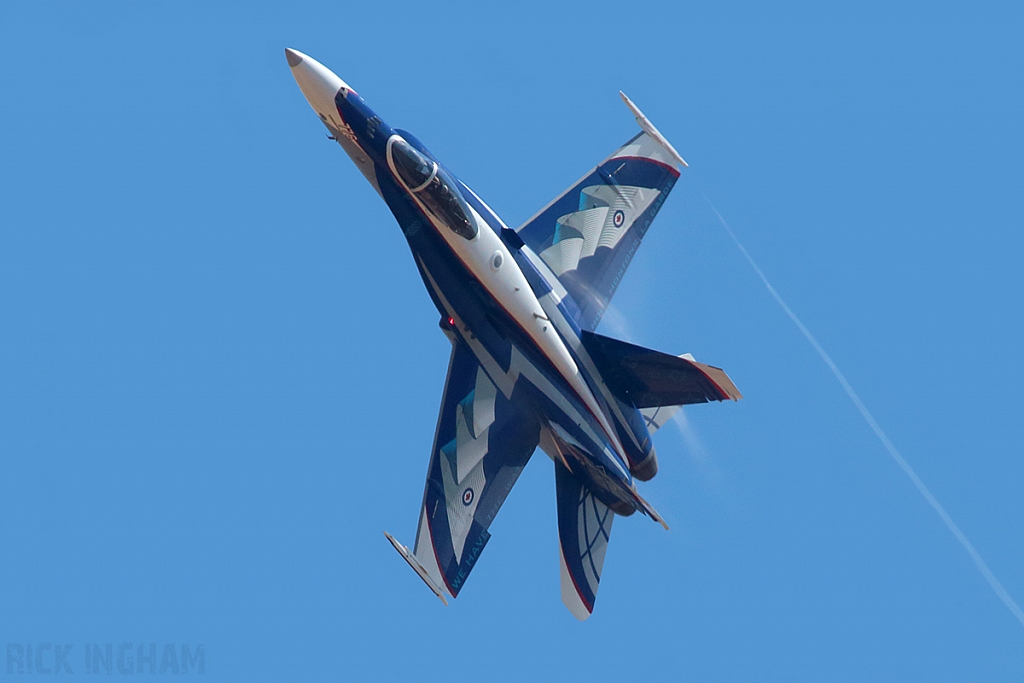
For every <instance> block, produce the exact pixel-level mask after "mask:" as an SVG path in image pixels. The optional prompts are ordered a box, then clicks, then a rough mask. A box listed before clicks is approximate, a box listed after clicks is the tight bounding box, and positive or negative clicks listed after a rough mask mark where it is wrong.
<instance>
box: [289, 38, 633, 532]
mask: <svg viewBox="0 0 1024 683" xmlns="http://www.w3.org/2000/svg"><path fill="white" fill-rule="evenodd" d="M288 56H289V64H290V66H291V67H292V71H293V74H294V75H295V78H296V80H297V81H298V83H299V85H300V87H301V88H302V90H303V93H304V94H305V95H306V98H307V100H309V103H310V105H311V106H312V107H313V109H314V110H315V111H316V112H317V114H318V115H319V117H320V119H321V121H322V122H323V123H324V125H325V126H326V127H327V128H328V130H329V131H330V133H331V135H332V137H333V138H335V139H336V140H337V141H338V142H339V144H341V146H342V147H343V148H344V149H345V151H346V153H348V154H349V156H350V157H351V158H352V159H353V161H354V162H355V163H356V166H357V167H358V168H359V169H360V171H361V172H362V173H363V175H364V176H365V177H366V178H367V180H368V181H369V182H370V184H371V185H373V187H374V188H375V189H376V190H377V192H378V193H379V194H380V195H381V197H382V198H383V199H384V201H385V202H386V203H387V205H388V207H389V208H390V209H391V212H392V213H393V214H394V216H395V218H396V220H397V221H398V224H399V225H400V226H401V228H402V231H403V233H404V235H405V237H406V240H407V242H408V244H409V248H410V249H411V251H412V254H413V257H414V259H415V262H416V265H417V267H418V269H419V272H420V275H421V277H422V279H423V282H424V284H425V286H426V288H427V291H428V293H429V294H430V297H431V299H432V300H433V302H434V304H435V306H436V307H437V310H438V313H439V314H440V316H441V327H442V330H444V332H445V334H446V335H448V336H449V337H450V338H451V339H452V341H453V342H458V343H464V344H465V345H466V346H467V347H468V348H470V349H471V350H472V352H473V354H474V355H475V356H476V357H477V359H478V360H479V362H480V364H481V366H482V367H483V369H484V370H485V371H486V372H487V374H488V376H489V377H490V379H491V380H492V381H493V382H494V384H495V386H497V387H498V389H499V390H500V391H502V392H503V393H505V394H506V397H510V396H511V394H512V392H513V391H515V392H516V394H517V398H518V397H519V396H520V395H521V397H522V398H523V399H524V402H525V404H527V405H529V406H531V408H532V410H533V411H534V412H535V414H536V416H537V418H538V420H539V422H540V424H541V429H542V436H541V446H542V447H543V448H544V450H545V451H546V452H547V453H548V455H550V456H551V457H552V458H556V459H559V460H561V461H562V463H563V464H565V465H566V466H567V467H568V468H569V469H570V470H571V471H574V472H576V473H577V474H578V475H580V476H582V477H584V478H585V479H586V480H587V481H588V482H589V483H590V485H591V487H592V489H593V490H594V493H595V495H597V496H598V497H599V498H600V499H601V500H602V501H603V502H605V504H607V505H609V507H612V509H613V510H615V511H616V512H618V513H619V514H631V513H632V512H633V511H634V510H635V509H642V507H641V506H642V505H643V503H642V501H641V500H640V499H639V496H638V495H637V493H636V489H635V486H634V485H633V476H632V474H631V472H630V465H631V464H633V465H634V471H635V465H636V464H638V463H641V462H644V461H645V460H647V459H648V458H649V457H651V456H653V447H652V445H651V440H650V437H649V434H648V433H647V428H646V426H645V424H644V421H643V419H642V418H641V416H640V414H639V411H637V410H636V408H634V407H633V406H630V405H626V404H624V403H623V402H621V401H620V400H618V399H617V398H615V397H614V396H613V395H612V394H611V392H610V391H608V389H607V387H606V386H605V384H604V381H603V380H602V378H601V376H600V373H599V372H598V371H597V369H596V367H595V365H594V363H593V361H592V360H591V359H590V358H589V356H588V355H587V352H586V350H585V349H584V348H583V345H582V343H581V341H580V333H581V331H580V329H579V328H578V327H577V325H576V323H575V322H574V321H573V319H572V317H571V316H570V315H569V314H568V313H567V310H566V306H565V303H564V299H565V297H566V294H565V291H564V289H562V288H561V286H560V284H559V283H558V280H557V278H556V277H555V276H554V275H553V274H552V273H551V272H550V270H548V269H547V267H546V266H545V265H544V263H543V261H541V260H540V259H539V258H536V256H535V255H533V254H531V252H530V251H529V249H528V248H526V247H524V245H523V244H522V242H521V241H519V240H518V239H517V237H516V234H515V231H513V230H511V229H509V228H508V227H507V226H506V225H505V224H504V222H502V220H501V219H500V218H499V217H498V216H497V215H496V214H495V213H494V212H493V211H492V210H491V209H490V208H489V207H488V206H487V205H486V204H485V203H484V202H483V201H482V200H481V199H480V198H479V197H477V195H476V194H475V193H473V191H472V190H470V189H469V187H468V186H466V185H465V184H464V183H462V182H461V181H459V180H458V179H457V178H456V177H455V175H454V174H453V173H451V172H450V171H449V170H448V169H447V168H445V167H444V165H443V164H442V163H441V162H440V161H438V160H437V159H436V158H435V157H434V156H433V155H432V154H431V153H430V152H429V151H428V150H427V149H426V148H425V147H424V146H423V145H422V144H421V143H420V142H419V141H418V140H417V139H416V138H415V137H414V136H412V135H410V134H409V133H406V132H404V131H401V130H397V129H393V128H391V127H390V126H389V125H388V124H387V123H385V122H384V121H383V120H382V119H381V118H380V117H379V116H377V115H376V114H375V113H374V112H373V111H372V110H371V109H370V108H369V107H368V106H367V105H366V103H365V102H364V101H363V99H362V98H361V97H360V96H359V95H358V94H357V93H356V92H355V91H353V90H352V89H351V88H349V87H348V85H347V84H345V83H344V82H343V81H341V79H339V78H338V77H337V76H335V75H334V74H333V73H332V72H330V71H329V70H328V69H326V67H323V66H322V65H321V64H319V63H318V62H316V61H315V60H312V59H311V58H309V57H307V56H305V55H301V54H300V53H297V52H290V53H289V55H288ZM522 380H526V381H525V382H524V381H522Z"/></svg>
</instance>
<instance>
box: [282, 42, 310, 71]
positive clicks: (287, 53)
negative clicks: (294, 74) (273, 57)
mask: <svg viewBox="0 0 1024 683" xmlns="http://www.w3.org/2000/svg"><path fill="white" fill-rule="evenodd" d="M284 57H285V59H287V60H288V66H290V67H291V68H293V69H294V68H295V67H297V66H298V65H299V64H302V58H303V57H305V55H304V54H302V53H301V52H299V51H297V50H293V49H291V48H290V47H286V48H285V49H284Z"/></svg>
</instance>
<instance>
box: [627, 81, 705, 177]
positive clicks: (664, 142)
mask: <svg viewBox="0 0 1024 683" xmlns="http://www.w3.org/2000/svg"><path fill="white" fill-rule="evenodd" d="M619 97H621V98H622V101H623V102H625V103H626V106H627V107H629V110H630V111H631V112H633V116H635V117H636V122H637V123H638V124H640V128H641V129H642V130H643V131H644V132H645V133H647V134H648V135H650V136H651V137H652V138H654V139H655V140H656V141H657V142H658V144H659V145H661V146H662V147H664V148H665V151H666V152H668V153H669V155H670V156H671V157H672V158H673V159H675V160H676V161H677V162H678V163H679V164H680V165H681V166H682V167H683V168H690V165H689V164H688V163H686V159H684V158H683V157H682V155H681V154H679V152H677V151H676V148H675V147H673V146H672V143H671V142H669V141H668V139H667V138H666V137H665V136H664V135H662V134H661V131H659V130H658V129H657V128H655V126H654V124H653V123H651V120H650V119H648V118H647V117H646V116H644V113H643V112H642V111H640V107H638V106H636V105H635V104H634V103H633V100H631V99H629V98H628V97H627V96H626V93H624V92H622V91H621V90H620V91H619Z"/></svg>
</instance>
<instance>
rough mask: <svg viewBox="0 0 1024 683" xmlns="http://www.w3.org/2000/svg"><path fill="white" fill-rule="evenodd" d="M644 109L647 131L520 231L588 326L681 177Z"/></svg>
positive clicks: (605, 303)
mask: <svg viewBox="0 0 1024 683" xmlns="http://www.w3.org/2000/svg"><path fill="white" fill-rule="evenodd" d="M624 99H625V97H624ZM627 103H628V104H632V103H630V102H628V101H627ZM630 108H631V109H633V110H634V113H638V112H639V110H636V109H635V107H632V106H631V107H630ZM642 116H643V115H642V114H639V115H638V116H637V120H638V121H640V122H641V126H643V127H644V132H641V133H639V134H638V135H636V136H635V137H633V138H632V139H631V140H629V142H627V143H626V144H624V145H623V146H622V147H620V148H619V149H617V150H615V152H613V153H612V154H611V156H609V157H608V158H607V159H605V160H604V161H602V162H601V163H600V164H598V165H597V167H596V168H594V169H592V170H591V171H590V172H589V173H587V174H586V175H585V176H584V177H583V178H582V179H581V180H580V181H579V182H577V183H576V184H575V185H573V186H572V187H570V188H569V189H568V190H566V191H565V192H563V193H562V194H561V195H559V196H558V197H557V198H556V199H555V200H554V201H553V202H551V203H550V204H548V205H547V206H546V207H545V208H544V209H542V210H541V211H540V212H539V213H538V214H537V215H535V216H534V217H533V218H531V219H530V220H528V221H527V222H526V223H524V224H523V225H521V226H520V227H519V228H517V230H516V232H517V233H518V235H519V238H520V239H521V240H522V241H523V243H524V244H526V245H527V246H528V247H529V248H530V249H531V250H532V251H533V252H534V253H536V254H538V255H540V258H541V259H542V260H543V261H544V263H545V264H546V265H547V266H548V268H550V269H551V271H552V272H553V273H554V274H555V275H556V276H557V277H558V279H559V281H560V282H561V283H562V285H563V286H564V287H565V289H566V291H567V292H569V294H570V295H571V297H572V299H573V302H574V303H575V304H576V306H578V309H579V310H578V311H577V312H576V316H575V317H576V322H577V324H578V325H579V326H580V327H581V328H583V329H589V330H593V329H594V328H595V327H597V323H598V322H599V321H600V320H601V316H602V315H604V311H605V308H607V306H608V302H609V301H611V298H612V295H613V294H614V293H615V290H616V289H617V288H618V286H619V282H621V280H622V276H623V274H624V273H625V272H626V268H627V267H628V266H629V262H630V261H631V260H632V258H633V255H634V254H635V253H636V250H637V248H638V247H639V246H640V240H642V239H643V237H644V235H645V234H646V233H647V229H648V228H649V227H650V226H651V221H653V220H654V217H655V216H656V215H657V213H658V210H659V209H660V208H661V205H662V203H663V202H664V201H665V198H666V197H667V196H668V193H669V192H670V191H671V190H672V187H673V185H675V182H676V179H677V178H678V177H679V171H678V168H677V163H678V162H680V161H681V159H680V158H679V156H678V154H676V153H675V150H673V149H672V148H671V145H669V144H668V142H667V141H666V140H665V138H664V137H662V136H661V134H660V133H658V132H657V129H655V128H654V127H653V126H651V125H650V123H649V122H648V121H647V119H646V118H643V120H642V121H641V117H642ZM567 304H568V302H567ZM570 308H571V306H570Z"/></svg>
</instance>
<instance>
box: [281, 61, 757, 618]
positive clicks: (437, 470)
mask: <svg viewBox="0 0 1024 683" xmlns="http://www.w3.org/2000/svg"><path fill="white" fill-rule="evenodd" d="M285 56H286V57H287V59H288V65H289V66H290V67H291V70H292V75H293V76H294V77H295V80H296V81H297V82H298V84H299V88H301V89H302V93H303V95H305V97H306V99H307V100H308V101H309V104H310V105H311V106H312V107H313V110H314V111H315V112H316V114H317V116H319V117H320V120H321V122H323V124H324V125H325V126H326V127H327V130H328V131H329V134H330V135H329V137H330V138H331V139H333V140H336V141H337V142H338V144H340V145H341V147H342V149H344V150H345V153H346V154H348V156H349V157H350V158H351V159H352V161H354V162H355V164H356V167H357V168H358V169H359V170H360V171H361V172H362V174H363V175H364V176H365V177H366V179H367V180H368V181H369V183H370V185H372V186H373V189H375V190H376V191H377V193H378V194H380V196H381V197H382V198H383V199H384V201H385V202H386V203H387V205H388V208H390V209H391V212H392V213H393V214H394V216H395V218H396V219H397V221H398V224H399V226H400V227H401V228H402V232H403V233H404V234H405V238H406V240H407V241H408V243H409V248H410V249H411V250H412V254H413V258H414V259H415V262H416V266H417V267H418V268H419V272H420V276H421V277H422V278H423V283H424V284H425V285H426V288H427V292H428V293H429V294H430V298H431V299H432V300H433V302H434V305H435V306H436V307H437V310H438V312H439V313H440V326H441V330H442V331H443V332H444V334H445V335H446V336H447V337H448V339H449V340H450V341H451V344H452V353H451V358H450V359H449V362H448V377H447V379H446V381H445V387H444V394H443V397H442V399H441V414H440V415H439V416H438V420H437V430H436V433H435V434H434V445H433V448H432V449H431V455H430V466H429V468H428V470H427V483H426V487H425V489H424V492H423V504H422V507H421V508H420V514H419V526H418V529H417V531H416V541H415V543H414V545H413V548H412V550H410V549H409V548H408V547H406V546H404V545H402V544H401V543H399V542H398V541H397V540H395V538H394V537H393V536H392V535H391V534H389V533H387V532H385V535H386V536H387V538H388V540H389V541H390V542H391V543H392V545H394V547H395V549H396V550H398V552H399V553H401V555H402V557H403V558H405V560H406V561H407V562H408V563H409V565H410V566H411V567H412V568H413V569H414V570H415V571H416V573H417V574H418V575H419V576H420V578H421V579H423V581H424V583H426V584H427V586H429V587H430V590H432V591H433V592H434V594H436V595H437V597H439V598H440V599H441V600H442V602H444V603H445V604H447V603H448V601H447V597H446V596H450V597H453V598H454V597H456V596H457V595H458V594H459V591H461V590H462V587H463V586H464V585H465V583H466V579H467V578H468V577H469V574H470V572H471V571H472V570H473V567H475V566H476V564H477V562H478V561H479V559H480V554H481V553H482V552H483V549H484V546H486V545H487V542H488V540H490V533H488V531H487V529H488V527H489V526H490V525H491V522H492V521H493V520H494V517H495V515H497V514H498V510H499V509H500V508H501V505H502V503H503V502H504V501H505V498H506V497H507V496H508V493H509V491H511V490H512V486H513V485H514V484H515V482H516V479H517V478H518V477H519V473H520V472H522V470H523V467H525V466H526V463H527V462H528V461H529V459H530V456H531V455H533V452H534V451H535V450H536V449H537V447H538V446H539V447H540V448H541V450H543V451H544V452H545V453H546V454H547V455H548V456H549V457H550V458H551V460H552V461H554V468H555V484H556V490H557V497H558V504H557V507H558V533H559V548H560V551H561V553H560V554H561V585H562V600H563V601H564V602H565V605H566V606H567V607H568V608H569V611H570V612H572V614H573V615H575V616H576V617H577V618H578V619H586V618H587V617H589V616H590V614H591V613H592V612H593V610H594V600H595V598H596V596H597V588H598V582H599V581H600V579H601V568H602V565H603V564H604V557H605V551H606V550H607V546H608V537H609V534H610V532H611V529H612V522H613V521H614V519H615V516H616V515H622V516H624V517H626V516H629V515H632V514H633V513H634V512H636V511H640V512H641V513H643V514H645V515H647V516H648V517H650V518H652V519H654V520H655V521H657V522H659V523H661V524H662V525H663V526H665V528H666V529H667V528H668V526H667V525H665V522H664V521H663V520H662V518H661V517H660V516H659V515H658V513H657V512H656V511H655V510H654V508H653V507H651V505H650V504H649V503H647V501H645V500H644V499H643V498H642V497H641V496H640V493H639V492H638V491H637V487H636V481H637V480H639V481H647V480H649V479H651V477H653V476H654V475H655V474H656V473H657V471H658V459H657V456H656V455H655V452H654V446H653V444H652V443H651V434H652V433H653V432H654V431H655V430H657V429H658V427H660V426H661V425H662V424H664V423H665V421H666V420H667V419H668V418H669V417H670V416H671V415H672V413H673V412H675V411H676V410H677V409H678V408H679V406H682V405H686V404H691V403H706V402H708V401H723V400H726V399H732V400H738V399H740V398H741V396H740V393H739V391H737V390H736V387H735V385H733V383H732V381H731V380H730V379H729V378H728V376H726V374H725V373H724V372H723V371H722V370H720V369H718V368H715V367H712V366H709V365H705V364H703V363H698V362H697V361H695V360H694V359H693V357H692V356H690V355H688V354H687V355H684V356H678V357H677V356H672V355H669V354H664V353H659V352H658V351H652V350H650V349H646V348H643V347H640V346H636V345H634V344H629V343H626V342H623V341H619V340H617V339H612V338H610V337H606V336H603V335H600V334H597V333H596V332H595V331H594V330H595V328H596V327H597V324H598V322H600V320H601V316H602V315H603V314H604V312H605V309H606V308H607V307H608V303H609V301H610V300H611V298H612V295H613V294H614V293H615V290H616V288H617V287H618V286H619V283H620V282H621V281H622V276H623V274H624V273H625V272H626V268H627V267H628V266H629V262H630V260H631V259H632V258H633V255H634V254H635V253H636V250H637V247H639V246H640V241H641V239H643V236H644V234H645V233H646V232H647V229H648V228H649V227H650V225H651V221H652V220H654V217H655V215H656V214H657V213H658V210H659V209H660V208H661V205H662V203H663V202H664V201H665V198H666V197H668V193H669V192H670V191H671V189H672V186H673V185H674V184H675V182H676V180H677V179H678V177H679V167H680V166H686V162H685V161H683V158H682V157H681V156H679V153H678V152H676V150H675V149H674V148H673V147H672V145H671V144H669V142H668V141H667V140H666V139H665V138H664V136H662V134H661V133H660V132H658V129H657V128H655V127H654V125H652V124H651V122H650V121H649V120H648V119H647V117H645V116H644V115H643V114H642V113H641V112H640V110H639V109H638V108H637V107H636V105H634V104H633V103H632V102H631V101H630V100H629V98H627V97H626V96H625V95H622V99H623V101H624V102H625V103H626V106H628V107H629V109H630V110H631V111H632V113H633V115H634V116H635V117H636V120H637V122H638V123H639V124H640V128H641V132H640V133H638V134H637V135H635V136H634V137H633V138H631V139H630V140H629V141H628V142H626V144H624V145H623V146H621V147H620V148H618V149H617V150H615V151H614V152H613V153H612V154H611V156H609V157H608V158H607V159H605V160H604V161H602V162H601V163H600V164H598V165H597V167H596V168H594V169H592V170H590V171H588V172H587V174H586V175H584V176H583V178H582V179H580V180H579V182H577V183H575V184H574V185H573V186H572V187H570V188H569V189H567V190H566V191H565V192H563V193H562V194H560V195H559V196H558V197H556V198H555V200H554V201H552V202H551V203H550V204H548V205H547V206H546V207H544V208H543V209H541V210H540V212H538V213H537V214H536V215H535V216H534V217H533V218H531V219H530V220H528V221H526V223H524V224H523V225H521V226H520V227H518V228H516V229H514V230H513V229H511V228H509V227H508V226H507V225H506V224H505V223H504V222H503V221H502V220H501V218H500V217H499V216H498V215H497V214H495V213H494V211H492V210H491V209H490V207H488V206H487V204H486V203H484V201H483V200H482V199H481V198H480V197H478V196H477V195H476V193H474V192H473V190H471V189H470V188H469V186H467V185H466V184H465V183H463V182H462V181H460V180H459V179H458V178H457V177H456V176H455V174H453V173H452V172H451V171H450V170H448V169H447V168H446V167H445V166H444V164H442V163H441V162H440V161H439V160H438V159H437V158H436V157H434V155H433V154H431V153H430V151H429V150H428V149H427V148H426V147H425V146H424V145H423V143H421V142H420V141H419V140H417V139H416V138H415V137H414V136H413V135H411V134H409V133H407V132H406V131H404V130H400V129H397V128H392V127H391V126H389V125H388V124H387V123H385V122H384V121H383V120H381V118H380V117H379V116H377V114H375V113H374V112H373V110H371V109H370V108H369V107H368V106H367V105H366V103H365V102H364V101H363V98H362V97H360V96H359V95H358V94H357V93H356V91H354V90H353V89H352V88H351V87H349V85H348V84H347V83H345V82H344V81H342V80H341V79H340V78H339V77H338V76H336V75H335V74H334V73H332V72H331V71H330V70H329V69H327V68H326V67H325V66H323V65H322V64H320V63H319V62H317V61H316V60H314V59H312V58H310V57H308V56H306V55H304V54H302V53H301V52H297V51H295V50H291V49H288V50H285ZM620 95H621V93H620Z"/></svg>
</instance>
